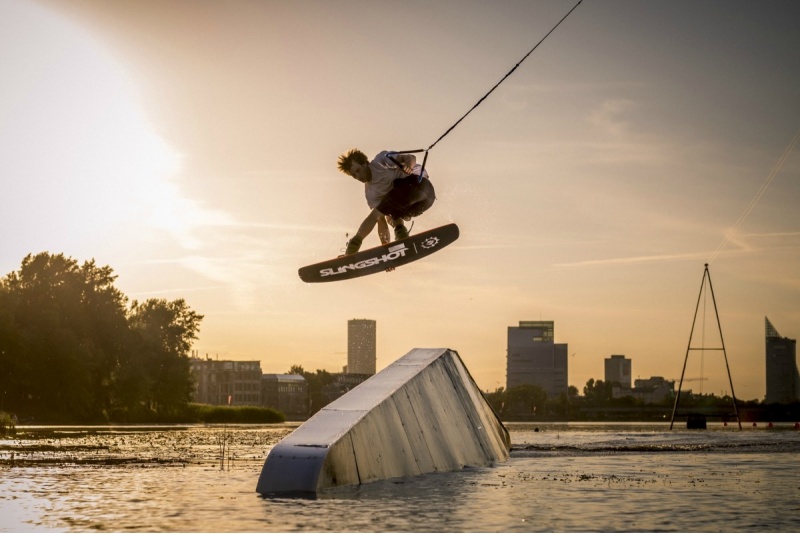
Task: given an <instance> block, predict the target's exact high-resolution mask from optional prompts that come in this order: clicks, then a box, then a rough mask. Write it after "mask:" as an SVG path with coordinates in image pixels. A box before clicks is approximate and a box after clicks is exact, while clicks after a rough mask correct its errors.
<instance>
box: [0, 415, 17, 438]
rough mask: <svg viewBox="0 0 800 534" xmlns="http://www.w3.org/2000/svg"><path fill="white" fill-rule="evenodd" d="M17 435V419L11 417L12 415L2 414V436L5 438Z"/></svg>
mask: <svg viewBox="0 0 800 534" xmlns="http://www.w3.org/2000/svg"><path fill="white" fill-rule="evenodd" d="M16 433H17V425H16V417H14V416H13V415H11V414H10V413H6V412H0V436H5V435H7V434H16Z"/></svg>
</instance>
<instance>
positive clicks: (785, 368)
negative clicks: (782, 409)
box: [764, 317, 800, 403]
mask: <svg viewBox="0 0 800 534" xmlns="http://www.w3.org/2000/svg"><path fill="white" fill-rule="evenodd" d="M764 326H765V330H766V332H765V334H766V335H765V338H766V360H767V362H766V363H767V395H766V398H765V402H767V403H774V402H780V403H789V402H794V401H800V374H799V373H798V371H797V341H796V340H794V339H789V338H788V337H781V335H780V334H779V333H778V331H777V330H776V329H775V327H774V326H773V325H772V323H771V322H770V321H769V318H767V317H764Z"/></svg>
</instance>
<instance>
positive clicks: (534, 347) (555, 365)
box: [506, 321, 569, 398]
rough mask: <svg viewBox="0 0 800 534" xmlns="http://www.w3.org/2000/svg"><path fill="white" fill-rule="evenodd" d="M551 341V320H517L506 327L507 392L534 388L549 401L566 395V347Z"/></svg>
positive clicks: (552, 332)
mask: <svg viewBox="0 0 800 534" xmlns="http://www.w3.org/2000/svg"><path fill="white" fill-rule="evenodd" d="M554 339H555V324H554V322H553V321H520V323H519V326H509V327H508V349H507V351H508V354H507V363H506V389H511V388H514V387H517V386H525V385H536V386H540V387H541V388H543V389H544V390H545V391H546V392H547V396H548V397H550V398H554V397H558V396H559V395H560V394H561V393H568V392H569V385H568V383H567V363H568V358H567V344H566V343H555V341H554Z"/></svg>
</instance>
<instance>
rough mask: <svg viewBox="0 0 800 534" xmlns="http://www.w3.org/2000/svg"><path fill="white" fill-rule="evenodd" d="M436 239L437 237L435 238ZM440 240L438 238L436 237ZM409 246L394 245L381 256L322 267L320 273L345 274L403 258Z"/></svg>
mask: <svg viewBox="0 0 800 534" xmlns="http://www.w3.org/2000/svg"><path fill="white" fill-rule="evenodd" d="M433 239H436V238H433ZM436 240H437V241H438V239H436ZM407 250H408V247H406V246H405V245H404V244H402V243H401V244H399V245H395V246H393V247H389V252H387V253H386V254H382V255H381V256H375V257H373V258H368V259H366V260H361V261H358V262H356V263H351V264H349V265H342V266H341V267H338V268H337V269H320V271H319V275H320V276H322V277H325V276H335V275H337V274H344V273H346V272H347V271H348V270H349V271H355V270H358V269H364V268H366V267H372V266H373V265H378V264H379V263H386V262H390V261H393V260H396V259H398V258H402V257H403V256H405V255H406V251H407Z"/></svg>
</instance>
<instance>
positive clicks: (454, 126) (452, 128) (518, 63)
mask: <svg viewBox="0 0 800 534" xmlns="http://www.w3.org/2000/svg"><path fill="white" fill-rule="evenodd" d="M581 2H583V0H578V3H577V4H575V5H574V6H572V9H570V10H569V11H568V12H567V14H566V15H564V16H563V17H561V20H559V21H558V22H557V23H556V25H555V26H553V27H552V28H551V29H550V31H549V32H547V33H546V34H545V36H544V37H542V38H541V39H540V40H539V42H538V43H536V44H535V45H534V47H533V48H531V49H530V50H529V51H528V53H527V54H525V55H524V56H523V57H522V59H520V60H519V61H518V62H517V64H516V65H514V67H513V68H512V69H511V70H510V71H508V72H507V73H506V75H505V76H503V77H502V78H501V79H500V81H499V82H497V83H496V84H494V87H492V88H491V89H489V91H488V92H487V93H486V94H485V95H483V96H482V97H481V98H480V100H478V101H477V102H476V103H475V105H474V106H472V107H471V108H470V109H469V111H467V112H466V113H464V115H462V116H461V118H460V119H458V120H457V121H456V122H455V123H454V124H453V125H452V126H451V127H450V128H448V129H447V130H446V131H445V132H444V133H443V134H442V135H440V136H439V138H438V139H437V140H436V141H434V142H433V143H432V144H431V145H430V146H429V147H428V148H419V149H416V150H401V151H398V152H395V153H396V154H415V153H419V152H424V153H425V156H424V158H423V159H422V171H423V172H424V171H425V163H426V162H427V161H428V152H429V151H430V150H431V149H432V148H433V147H435V146H436V145H437V144H438V143H439V141H441V140H442V139H444V138H445V137H447V134H449V133H450V132H452V131H453V130H454V129H455V128H456V126H458V125H459V124H461V121H463V120H464V119H466V118H467V115H469V114H470V113H472V112H473V111H474V110H475V108H477V107H478V106H480V105H481V103H483V101H484V100H486V99H487V98H488V97H489V95H490V94H492V93H493V92H494V90H495V89H497V88H498V87H499V86H500V84H501V83H503V82H504V81H505V80H506V78H508V77H509V76H511V74H512V73H513V72H514V71H515V70H517V68H518V67H519V66H520V65H521V64H522V62H523V61H525V60H526V59H528V56H530V55H531V54H533V51H534V50H536V49H537V48H539V45H540V44H542V43H543V42H544V40H545V39H547V38H548V37H549V36H550V34H551V33H553V32H554V31H555V30H556V28H558V27H559V26H560V25H561V23H562V22H564V21H565V20H566V18H567V17H569V16H570V14H572V12H573V11H575V9H576V8H577V7H578V6H579V5H581ZM421 177H422V172H420V180H421V179H422V178H421Z"/></svg>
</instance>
